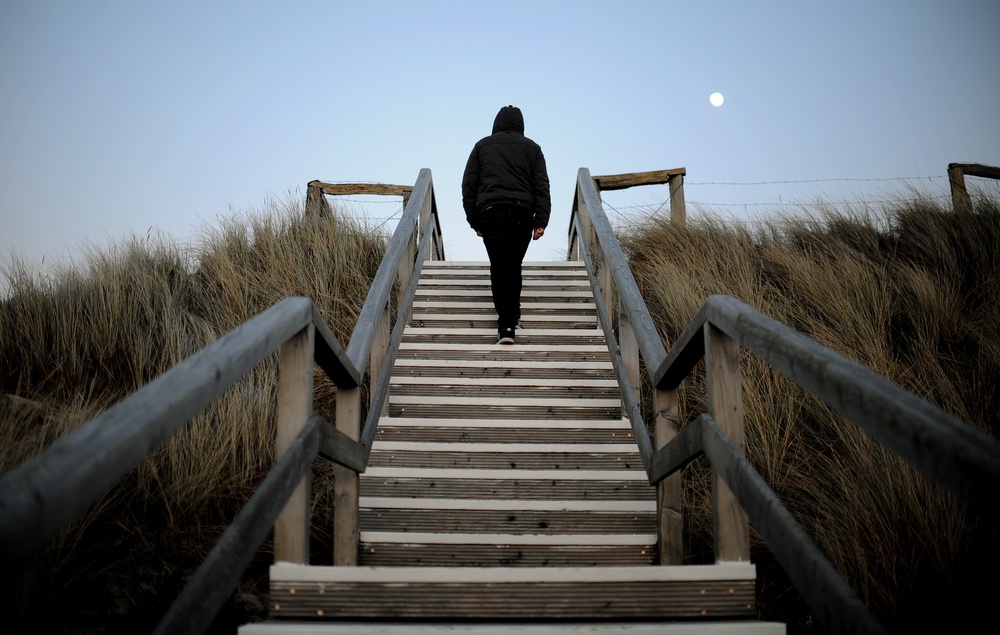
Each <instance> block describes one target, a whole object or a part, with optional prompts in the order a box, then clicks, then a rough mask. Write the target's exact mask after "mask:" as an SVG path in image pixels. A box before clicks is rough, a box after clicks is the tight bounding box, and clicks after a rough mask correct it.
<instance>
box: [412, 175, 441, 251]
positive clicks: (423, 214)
mask: <svg viewBox="0 0 1000 635" xmlns="http://www.w3.org/2000/svg"><path fill="white" fill-rule="evenodd" d="M428 180H430V177H428ZM433 192H434V185H433V182H429V183H428V186H427V191H426V192H424V198H423V204H422V205H421V206H420V232H418V239H417V244H418V245H420V244H422V243H423V241H424V234H426V233H427V230H428V229H429V227H430V224H431V213H432V212H433V211H434V205H433V204H434V196H433ZM435 231H437V230H435ZM436 238H437V237H436V236H435V237H434V238H432V241H433V240H434V239H436ZM435 257H436V256H435V254H434V253H433V251H432V252H431V253H428V254H427V255H426V256H425V258H426V259H427V260H433V259H434V258H435Z"/></svg>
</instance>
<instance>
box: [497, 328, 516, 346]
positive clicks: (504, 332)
mask: <svg viewBox="0 0 1000 635" xmlns="http://www.w3.org/2000/svg"><path fill="white" fill-rule="evenodd" d="M513 343H514V329H512V328H504V329H500V330H499V331H497V344H513Z"/></svg>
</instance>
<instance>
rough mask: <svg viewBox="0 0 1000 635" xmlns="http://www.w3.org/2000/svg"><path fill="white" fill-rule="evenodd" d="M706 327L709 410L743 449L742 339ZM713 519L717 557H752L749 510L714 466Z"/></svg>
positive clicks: (738, 446) (739, 559)
mask: <svg viewBox="0 0 1000 635" xmlns="http://www.w3.org/2000/svg"><path fill="white" fill-rule="evenodd" d="M704 331H705V335H704V337H705V375H706V377H705V379H706V384H707V387H708V413H709V414H710V415H712V418H713V419H715V421H716V423H718V424H719V427H721V428H722V430H723V431H724V432H725V433H726V434H727V435H728V436H729V439H730V440H731V441H732V442H733V445H735V446H736V448H737V449H738V450H739V451H740V452H741V453H743V451H744V430H743V387H742V385H741V378H740V347H739V343H738V342H736V340H734V339H732V338H731V337H729V336H728V335H726V334H725V333H723V332H722V331H720V330H719V329H718V328H716V327H715V326H713V325H712V324H710V323H707V322H706V323H705V329H704ZM712 520H713V524H714V534H715V559H716V561H720V562H734V561H749V560H750V524H749V519H748V518H747V513H746V511H744V510H743V508H742V507H741V506H740V503H739V501H737V500H736V496H735V495H734V494H733V492H732V490H731V489H730V488H729V486H728V485H727V484H726V482H725V481H724V480H723V479H722V477H721V476H720V475H719V470H718V469H716V468H715V466H713V468H712Z"/></svg>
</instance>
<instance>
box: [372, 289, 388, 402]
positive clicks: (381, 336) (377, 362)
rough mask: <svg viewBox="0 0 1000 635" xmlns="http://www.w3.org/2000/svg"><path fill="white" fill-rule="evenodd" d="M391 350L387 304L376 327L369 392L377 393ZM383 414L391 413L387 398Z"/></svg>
mask: <svg viewBox="0 0 1000 635" xmlns="http://www.w3.org/2000/svg"><path fill="white" fill-rule="evenodd" d="M388 351H389V305H388V304H386V305H385V308H384V309H382V316H381V317H380V318H379V320H378V325H377V326H376V327H375V338H374V339H373V340H372V354H371V364H370V366H369V371H368V382H369V387H370V392H369V394H371V395H374V394H375V388H376V386H377V385H378V378H379V375H380V374H381V372H382V363H383V362H384V361H385V356H386V354H387V353H388ZM382 414H383V415H388V414H389V400H388V399H386V400H384V401H383V402H382Z"/></svg>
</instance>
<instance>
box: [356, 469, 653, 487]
mask: <svg viewBox="0 0 1000 635" xmlns="http://www.w3.org/2000/svg"><path fill="white" fill-rule="evenodd" d="M365 476H366V477H368V478H373V479H386V478H424V479H426V478H432V479H435V480H448V479H478V480H501V481H523V480H534V481H560V480H574V481H639V482H642V483H646V473H645V472H644V471H642V470H518V469H499V470H472V469H468V470H467V469H448V470H443V469H437V468H435V469H422V468H416V467H377V466H375V467H369V468H368V469H367V470H366V471H365Z"/></svg>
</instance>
